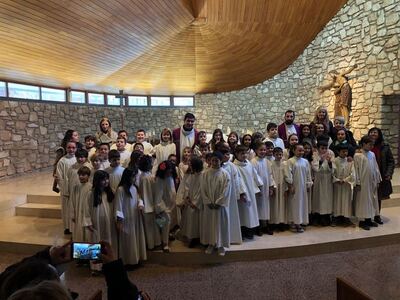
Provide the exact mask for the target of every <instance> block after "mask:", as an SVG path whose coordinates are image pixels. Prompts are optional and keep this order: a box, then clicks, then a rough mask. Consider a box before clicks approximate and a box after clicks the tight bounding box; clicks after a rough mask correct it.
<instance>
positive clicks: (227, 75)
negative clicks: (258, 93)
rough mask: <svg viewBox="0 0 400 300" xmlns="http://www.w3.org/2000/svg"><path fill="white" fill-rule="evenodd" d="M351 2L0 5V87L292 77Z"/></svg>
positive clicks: (155, 87) (179, 88)
mask: <svg viewBox="0 0 400 300" xmlns="http://www.w3.org/2000/svg"><path fill="white" fill-rule="evenodd" d="M346 2H347V0H329V1H320V0H1V1H0V43H1V44H0V45H1V46H0V47H1V48H0V49H1V50H0V78H1V79H6V80H15V81H24V82H30V83H35V84H42V85H50V86H59V87H72V88H74V89H86V90H94V91H101V92H118V90H119V89H123V90H124V91H125V92H127V93H139V94H173V95H174V94H175V95H187V94H194V93H208V92H222V91H230V90H235V89H241V88H243V87H246V86H249V85H252V84H256V83H259V82H262V81H264V80H266V79H268V78H271V77H272V76H274V75H275V74H277V73H279V72H281V71H282V70H284V69H285V68H287V67H288V66H289V65H290V64H291V63H292V62H293V61H294V60H295V59H296V58H297V57H298V56H299V55H300V54H301V53H302V51H303V50H304V49H305V47H306V46H307V45H308V44H309V43H310V42H311V41H312V40H313V39H314V37H315V36H316V35H317V34H318V32H320V31H321V29H322V28H323V27H324V26H325V24H326V23H327V22H328V21H329V20H330V19H331V18H332V17H333V16H334V15H335V14H336V12H337V11H338V10H339V9H340V8H341V7H342V6H343V5H344V4H345V3H346Z"/></svg>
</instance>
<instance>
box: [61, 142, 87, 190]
mask: <svg viewBox="0 0 400 300" xmlns="http://www.w3.org/2000/svg"><path fill="white" fill-rule="evenodd" d="M75 158H76V163H74V164H73V165H72V166H71V167H70V168H69V170H68V172H67V181H68V188H67V192H66V195H67V196H68V197H70V195H71V193H72V190H73V188H74V186H75V185H77V184H79V182H80V181H79V175H78V170H79V169H80V168H81V167H83V166H86V167H89V168H90V163H89V162H88V161H87V158H88V152H87V151H86V150H85V149H78V150H76V152H75Z"/></svg>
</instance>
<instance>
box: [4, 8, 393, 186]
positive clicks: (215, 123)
mask: <svg viewBox="0 0 400 300" xmlns="http://www.w3.org/2000/svg"><path fill="white" fill-rule="evenodd" d="M399 16H400V5H398V3H397V1H395V0H349V1H348V3H347V4H346V5H345V6H344V7H343V8H342V9H341V10H340V11H339V12H338V14H337V15H336V16H335V17H334V18H333V19H332V20H331V21H330V22H329V23H328V24H327V25H326V26H325V28H324V29H323V30H322V31H321V32H320V33H319V34H318V35H317V36H316V37H315V39H314V40H313V42H312V43H311V44H310V45H309V46H308V47H307V48H306V49H305V50H304V52H303V53H302V54H301V55H300V56H299V57H298V59H297V60H296V61H295V62H293V63H292V65H290V66H289V67H288V68H287V69H286V70H284V71H283V72H281V73H280V74H277V75H276V76H274V77H273V78H271V79H269V80H267V81H265V82H263V83H260V84H258V85H255V86H250V87H248V88H245V89H242V90H239V91H233V92H227V93H218V94H203V95H196V99H195V107H194V108H118V107H102V106H83V105H74V104H65V103H54V104H49V103H40V102H30V101H11V100H0V178H5V177H7V176H11V175H14V174H18V173H23V172H26V171H31V170H35V169H41V168H45V167H49V166H51V165H52V164H53V162H54V151H55V149H56V148H57V146H58V145H59V143H60V140H61V139H62V137H63V134H64V132H65V131H66V130H67V129H70V128H72V129H76V130H78V131H79V132H80V134H81V136H82V138H83V136H85V135H87V134H93V133H95V132H96V131H97V130H98V123H99V121H100V119H101V117H103V116H108V117H109V118H110V119H111V121H112V123H113V124H112V125H113V128H115V130H119V129H121V128H124V129H127V130H128V131H129V133H130V135H131V136H133V133H134V132H135V131H136V130H137V129H139V128H144V129H146V130H147V131H148V132H149V133H150V134H152V135H153V134H155V135H157V136H158V134H159V132H160V131H161V129H162V128H164V127H170V128H173V127H176V126H178V125H180V124H181V123H182V117H183V115H184V114H185V112H187V111H191V112H193V113H194V114H195V115H196V117H197V119H198V121H197V128H199V129H205V130H207V131H210V132H211V131H212V130H213V129H215V128H222V129H223V131H224V132H226V133H227V132H228V131H233V130H235V131H238V132H239V133H244V132H247V131H251V132H254V131H261V132H264V131H265V127H266V124H267V123H269V122H277V123H280V122H281V121H282V118H283V114H284V112H285V111H286V110H287V109H293V110H295V111H296V112H297V117H296V119H297V122H298V123H305V122H309V121H310V120H311V119H312V117H313V114H314V112H315V109H316V108H317V107H318V106H320V105H325V106H327V107H328V109H329V111H330V115H331V116H333V104H334V97H333V94H332V92H329V91H326V92H325V93H323V94H320V93H319V92H318V91H317V87H319V86H321V85H323V84H324V83H326V80H327V74H328V72H329V71H331V70H334V69H335V70H339V71H340V70H342V69H344V68H347V67H348V66H349V65H352V64H354V63H357V64H358V66H359V67H358V69H357V70H355V71H354V72H353V73H351V74H350V75H349V77H350V81H349V82H350V85H351V86H352V88H353V110H352V115H351V126H352V130H353V131H354V133H355V137H356V138H360V136H361V135H363V134H365V133H366V132H367V130H368V128H371V127H373V126H375V125H376V126H378V127H381V128H382V129H383V132H384V134H385V138H386V140H387V141H388V142H390V144H391V146H392V149H393V153H394V154H395V156H396V158H397V157H398V145H399V129H400V125H399V117H400V114H399V105H400V103H399V102H400V100H399V95H400V72H399V59H400V47H399V36H400V21H399ZM282 55H284V53H283V54H282Z"/></svg>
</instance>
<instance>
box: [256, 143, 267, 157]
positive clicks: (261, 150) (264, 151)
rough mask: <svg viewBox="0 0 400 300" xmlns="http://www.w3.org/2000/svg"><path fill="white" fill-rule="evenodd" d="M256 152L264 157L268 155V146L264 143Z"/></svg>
mask: <svg viewBox="0 0 400 300" xmlns="http://www.w3.org/2000/svg"><path fill="white" fill-rule="evenodd" d="M256 154H257V156H258V157H259V158H264V157H265V155H267V147H266V146H265V145H262V146H260V147H258V148H257V149H256Z"/></svg>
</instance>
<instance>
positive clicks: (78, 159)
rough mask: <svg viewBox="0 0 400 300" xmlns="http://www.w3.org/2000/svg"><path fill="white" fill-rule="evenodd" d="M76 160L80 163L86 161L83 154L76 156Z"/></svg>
mask: <svg viewBox="0 0 400 300" xmlns="http://www.w3.org/2000/svg"><path fill="white" fill-rule="evenodd" d="M76 160H77V162H78V163H80V164H84V163H85V162H86V161H87V158H86V157H84V156H80V157H77V158H76Z"/></svg>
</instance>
